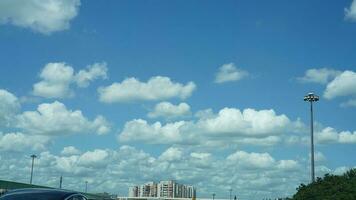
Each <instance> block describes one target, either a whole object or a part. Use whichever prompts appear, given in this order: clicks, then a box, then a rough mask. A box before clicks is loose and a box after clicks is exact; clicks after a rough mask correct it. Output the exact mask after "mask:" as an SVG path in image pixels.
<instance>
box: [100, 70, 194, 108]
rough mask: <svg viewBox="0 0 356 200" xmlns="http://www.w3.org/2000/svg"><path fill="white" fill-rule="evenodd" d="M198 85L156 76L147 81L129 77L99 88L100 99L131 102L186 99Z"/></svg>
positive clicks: (103, 100)
mask: <svg viewBox="0 0 356 200" xmlns="http://www.w3.org/2000/svg"><path fill="white" fill-rule="evenodd" d="M195 88H196V86H195V84H194V83H193V82H188V83H187V84H186V85H184V84H181V83H175V82H172V81H171V79H170V78H168V77H162V76H155V77H152V78H150V79H149V80H148V81H147V82H140V81H139V80H138V79H136V78H127V79H125V80H123V81H122V82H121V83H113V84H111V85H109V86H107V87H101V88H99V89H98V92H99V96H100V101H102V102H105V103H114V102H129V101H137V100H149V101H153V100H164V99H169V98H174V97H176V98H180V99H185V98H187V97H189V96H191V95H192V93H193V91H194V90H195Z"/></svg>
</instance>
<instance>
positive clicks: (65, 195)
mask: <svg viewBox="0 0 356 200" xmlns="http://www.w3.org/2000/svg"><path fill="white" fill-rule="evenodd" d="M0 200H88V199H87V198H86V197H85V196H84V195H82V194H80V193H78V192H74V191H69V190H60V189H42V188H29V189H17V190H11V191H9V192H7V193H6V194H5V195H4V196H1V197H0Z"/></svg>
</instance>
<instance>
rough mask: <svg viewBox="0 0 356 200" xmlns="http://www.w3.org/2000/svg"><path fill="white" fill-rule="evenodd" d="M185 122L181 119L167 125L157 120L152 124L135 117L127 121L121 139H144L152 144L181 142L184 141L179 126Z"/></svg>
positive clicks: (125, 140) (122, 140)
mask: <svg viewBox="0 0 356 200" xmlns="http://www.w3.org/2000/svg"><path fill="white" fill-rule="evenodd" d="M184 124H185V122H184V121H179V122H175V123H167V124H166V125H162V124H161V123H160V122H156V123H154V124H152V125H151V124H149V123H148V122H147V121H145V120H143V119H135V120H132V121H129V122H126V123H125V126H124V129H123V131H122V132H121V133H120V135H119V141H121V142H130V141H143V142H147V143H151V144H171V143H179V142H182V136H181V133H180V131H179V128H180V127H181V126H183V125H184Z"/></svg>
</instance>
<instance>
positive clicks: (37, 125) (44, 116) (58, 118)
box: [17, 101, 110, 135]
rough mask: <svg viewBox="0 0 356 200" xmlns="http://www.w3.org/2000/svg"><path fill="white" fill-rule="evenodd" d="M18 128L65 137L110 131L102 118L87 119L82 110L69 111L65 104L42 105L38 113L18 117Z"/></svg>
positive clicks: (33, 132)
mask: <svg viewBox="0 0 356 200" xmlns="http://www.w3.org/2000/svg"><path fill="white" fill-rule="evenodd" d="M17 127H18V128H21V129H23V130H25V131H26V132H29V133H32V134H41V135H65V134H75V133H84V132H95V133H97V134H99V135H101V134H105V133H107V132H108V131H109V130H110V127H109V124H108V123H107V122H106V120H105V119H104V118H103V117H102V116H98V117H96V119H95V120H94V121H89V120H88V119H87V118H85V117H84V116H83V114H82V112H81V111H80V110H75V111H72V110H68V109H67V108H66V106H65V105H64V104H63V103H60V102H58V101H55V102H53V103H44V104H40V105H39V106H38V107H37V111H26V112H24V113H22V114H21V115H18V116H17Z"/></svg>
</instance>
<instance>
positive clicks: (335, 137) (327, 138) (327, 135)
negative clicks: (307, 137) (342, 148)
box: [315, 127, 356, 144]
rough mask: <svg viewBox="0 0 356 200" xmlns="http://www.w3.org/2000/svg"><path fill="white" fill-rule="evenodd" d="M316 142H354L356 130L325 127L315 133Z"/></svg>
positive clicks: (355, 141) (355, 140)
mask: <svg viewBox="0 0 356 200" xmlns="http://www.w3.org/2000/svg"><path fill="white" fill-rule="evenodd" d="M315 137H316V140H317V142H318V143H343V144H355V143H356V132H355V131H354V132H353V133H352V132H350V131H342V132H339V133H338V132H337V131H336V130H335V129H334V128H331V127H326V128H324V129H323V130H321V131H320V132H316V134H315Z"/></svg>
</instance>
